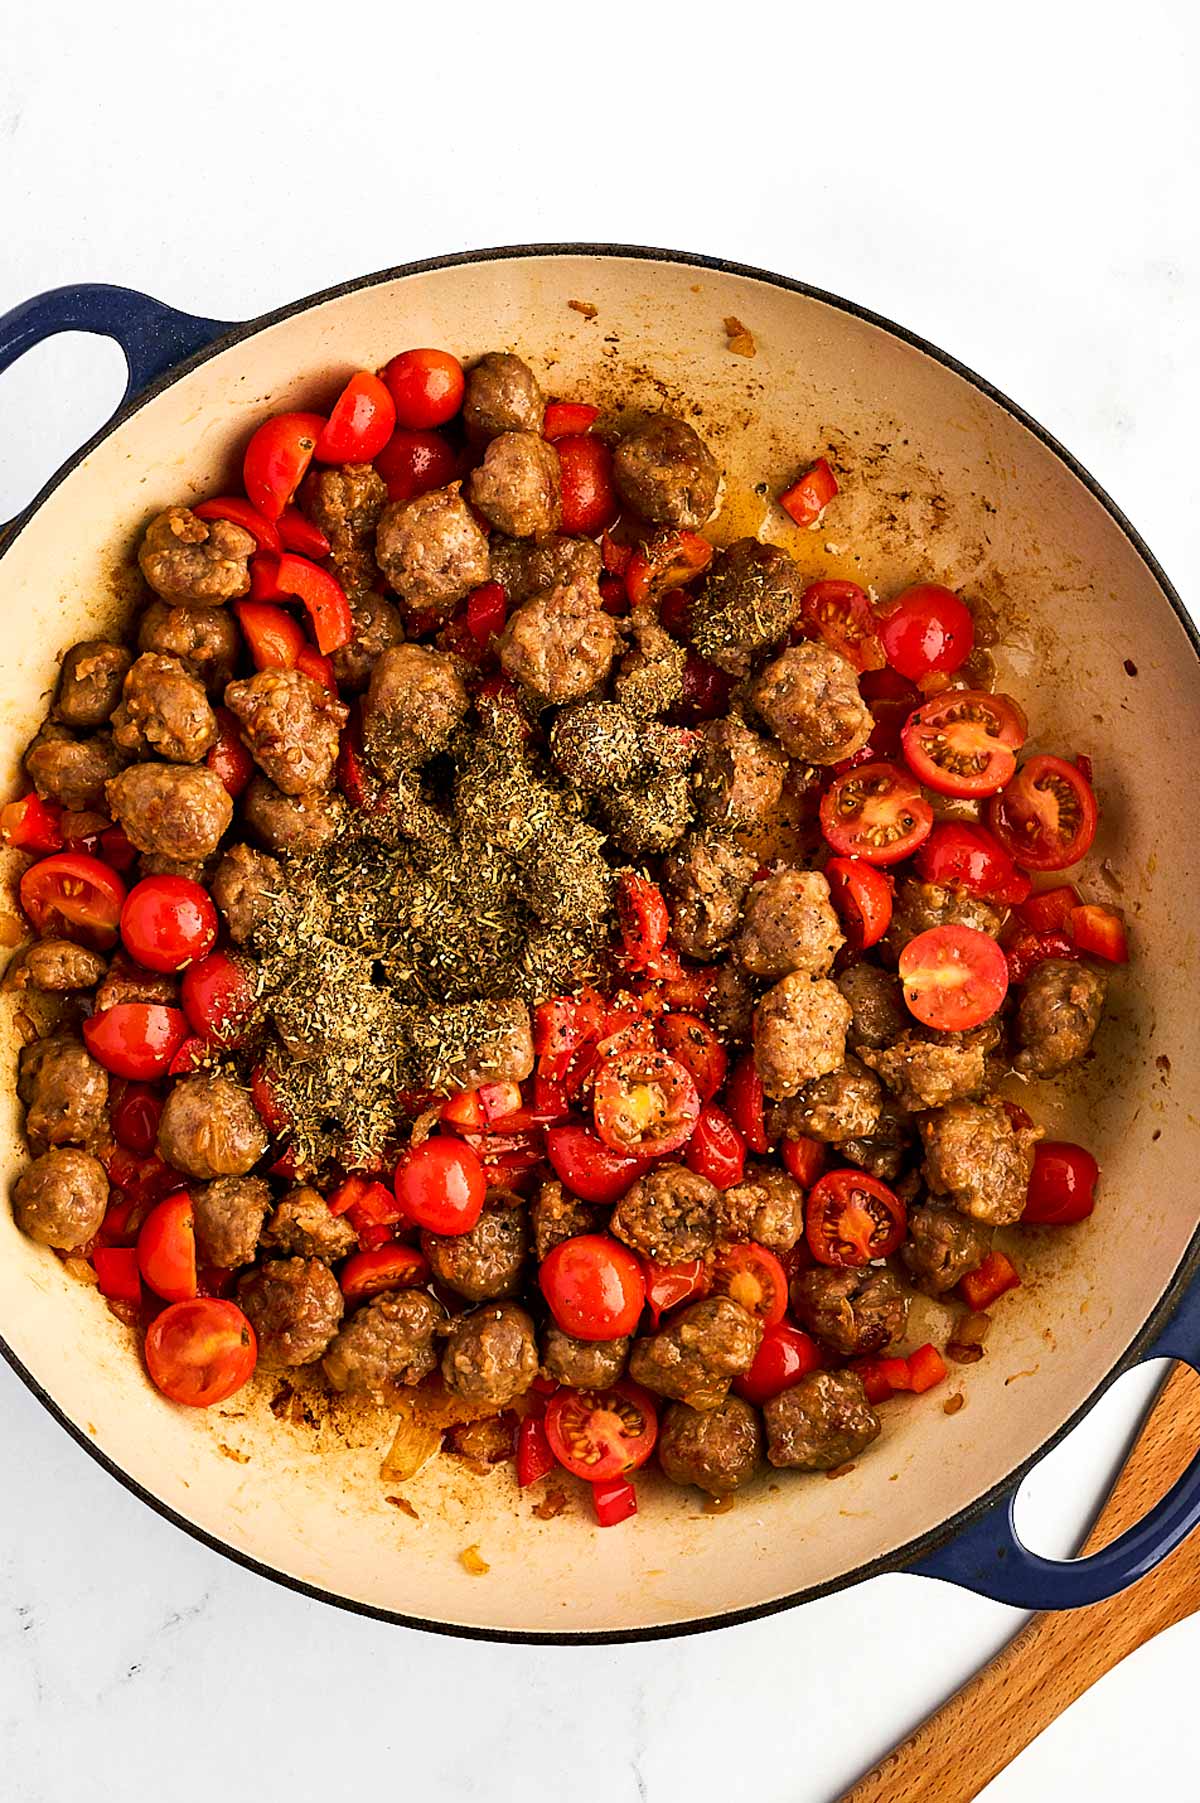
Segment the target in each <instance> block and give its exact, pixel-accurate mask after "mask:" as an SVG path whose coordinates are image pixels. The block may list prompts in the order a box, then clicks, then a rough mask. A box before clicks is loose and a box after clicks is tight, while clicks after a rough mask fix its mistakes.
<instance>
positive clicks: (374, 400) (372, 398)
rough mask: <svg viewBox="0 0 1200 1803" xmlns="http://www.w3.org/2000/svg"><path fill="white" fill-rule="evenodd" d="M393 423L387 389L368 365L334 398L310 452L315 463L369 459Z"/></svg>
mask: <svg viewBox="0 0 1200 1803" xmlns="http://www.w3.org/2000/svg"><path fill="white" fill-rule="evenodd" d="M395 424H396V403H395V401H394V400H393V399H392V396H391V391H390V389H389V388H388V387H387V386H386V384H385V383H383V382H381V381H380V380H379V377H378V376H376V375H373V374H372V373H371V371H370V370H369V369H360V370H359V371H358V373H357V375H353V376H351V378H350V380H349V381H348V382H347V384H346V386H345V387H344V388H343V389H342V392H341V394H340V395H339V396H338V398H337V400H336V401H335V402H334V404H333V411H332V413H331V414H330V415H329V418H328V419H327V420H326V422H325V426H324V429H323V430H322V432H321V436H320V437H319V438H318V439H317V446H316V449H315V451H314V452H313V456H314V457H315V458H316V460H317V462H318V463H370V462H371V459H372V458H373V457H378V455H379V453H380V451H382V449H383V447H384V445H385V444H386V443H387V441H388V439H389V438H390V437H391V436H392V429H393V427H394V426H395Z"/></svg>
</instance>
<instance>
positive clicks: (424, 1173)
mask: <svg viewBox="0 0 1200 1803" xmlns="http://www.w3.org/2000/svg"><path fill="white" fill-rule="evenodd" d="M486 1191H487V1181H486V1179H485V1177H484V1173H483V1166H482V1164H481V1163H480V1161H479V1158H478V1157H477V1155H476V1154H475V1153H474V1152H473V1151H472V1150H471V1148H470V1146H467V1145H464V1144H463V1142H462V1141H461V1140H459V1139H452V1138H450V1137H449V1135H447V1134H442V1133H435V1134H433V1135H432V1136H431V1137H430V1138H429V1139H427V1140H425V1141H424V1142H423V1143H422V1144H421V1145H419V1146H415V1147H414V1148H413V1150H412V1151H411V1152H410V1153H409V1154H408V1155H407V1157H405V1158H404V1159H402V1160H401V1162H400V1163H399V1164H398V1165H397V1167H396V1200H397V1202H398V1203H399V1204H400V1206H401V1208H402V1209H403V1210H404V1213H405V1214H406V1215H407V1217H408V1219H409V1220H410V1221H415V1223H416V1225H417V1226H418V1227H424V1228H427V1229H428V1231H429V1232H430V1233H451V1234H453V1233H470V1231H471V1229H472V1227H474V1225H475V1223H476V1221H478V1219H479V1216H480V1214H481V1213H482V1212H483V1198H484V1195H485V1194H486Z"/></svg>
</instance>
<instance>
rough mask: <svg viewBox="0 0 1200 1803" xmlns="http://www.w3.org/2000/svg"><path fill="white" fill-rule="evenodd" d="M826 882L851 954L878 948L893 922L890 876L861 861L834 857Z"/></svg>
mask: <svg viewBox="0 0 1200 1803" xmlns="http://www.w3.org/2000/svg"><path fill="white" fill-rule="evenodd" d="M825 881H826V882H827V883H828V884H829V896H830V900H831V901H832V902H833V905H834V907H835V908H836V910H837V916H838V919H839V920H840V921H841V923H842V931H843V933H845V935H846V944H847V945H848V946H849V947H850V949H851V951H854V952H864V951H866V950H867V948H868V946H872V945H878V943H879V941H880V940H881V939H882V938H883V935H884V934H885V933H886V932H887V930H888V927H889V926H890V925H891V920H892V884H891V879H890V877H886V876H884V874H883V872H882V870H876V869H875V866H874V865H873V864H864V863H863V861H862V859H861V858H830V860H829V862H828V863H827V864H826V866H825Z"/></svg>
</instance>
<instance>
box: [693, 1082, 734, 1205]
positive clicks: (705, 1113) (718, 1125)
mask: <svg viewBox="0 0 1200 1803" xmlns="http://www.w3.org/2000/svg"><path fill="white" fill-rule="evenodd" d="M683 1158H684V1163H685V1164H686V1165H687V1167H688V1170H689V1171H695V1172H696V1174H697V1176H699V1177H707V1178H708V1181H709V1182H710V1183H711V1184H713V1185H714V1186H715V1187H716V1188H717V1189H720V1190H725V1189H731V1188H732V1187H733V1185H734V1184H735V1183H740V1181H741V1178H742V1173H743V1172H744V1170H745V1168H746V1142H745V1140H744V1139H743V1138H742V1136H741V1134H740V1133H739V1132H738V1130H737V1128H736V1127H735V1126H734V1124H733V1122H732V1121H731V1120H730V1118H729V1116H728V1115H727V1114H726V1113H725V1110H724V1109H723V1108H718V1107H717V1104H716V1103H715V1102H705V1104H704V1106H703V1107H702V1108H701V1110H700V1113H699V1116H698V1118H697V1120H696V1127H695V1131H694V1132H693V1134H692V1137H691V1139H689V1141H688V1143H687V1146H686V1148H685V1150H684V1154H683Z"/></svg>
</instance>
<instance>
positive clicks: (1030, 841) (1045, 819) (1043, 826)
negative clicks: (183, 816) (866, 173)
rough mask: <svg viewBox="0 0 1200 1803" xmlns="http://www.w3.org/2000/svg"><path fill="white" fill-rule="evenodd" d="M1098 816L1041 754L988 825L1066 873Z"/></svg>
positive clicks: (1072, 775)
mask: <svg viewBox="0 0 1200 1803" xmlns="http://www.w3.org/2000/svg"><path fill="white" fill-rule="evenodd" d="M1099 813H1100V810H1099V808H1098V807H1097V805H1096V797H1095V795H1094V794H1093V793H1092V785H1091V783H1090V782H1089V781H1088V779H1087V777H1086V776H1085V775H1084V774H1083V772H1082V771H1081V770H1079V769H1078V768H1077V767H1076V765H1074V764H1068V763H1067V761H1066V760H1065V758H1057V757H1050V756H1048V755H1046V754H1044V753H1043V754H1042V755H1040V756H1038V757H1032V758H1028V759H1026V761H1025V763H1023V764H1022V765H1021V768H1020V769H1019V770H1018V771H1017V774H1016V775H1015V776H1014V777H1013V779H1012V781H1011V782H1010V783H1009V784H1008V786H1007V787H1006V788H1005V789H1002V790H1001V792H1000V794H999V795H997V796H996V797H995V798H994V799H993V801H992V804H991V810H990V814H989V822H990V825H991V828H992V831H993V832H994V833H995V835H996V837H997V839H999V841H1000V843H1001V845H1003V847H1004V849H1005V851H1007V852H1009V853H1010V854H1011V856H1012V857H1014V858H1015V859H1016V860H1017V863H1018V864H1021V865H1023V866H1024V868H1025V869H1026V870H1064V869H1065V868H1066V866H1067V865H1068V864H1077V863H1078V862H1079V859H1080V858H1082V857H1083V855H1084V853H1085V852H1086V851H1087V850H1088V849H1089V847H1090V845H1091V843H1092V840H1093V839H1094V838H1095V837H1096V822H1097V819H1098V818H1099ZM34 868H35V869H37V868H39V866H37V865H35V866H34ZM27 874H28V873H27Z"/></svg>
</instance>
